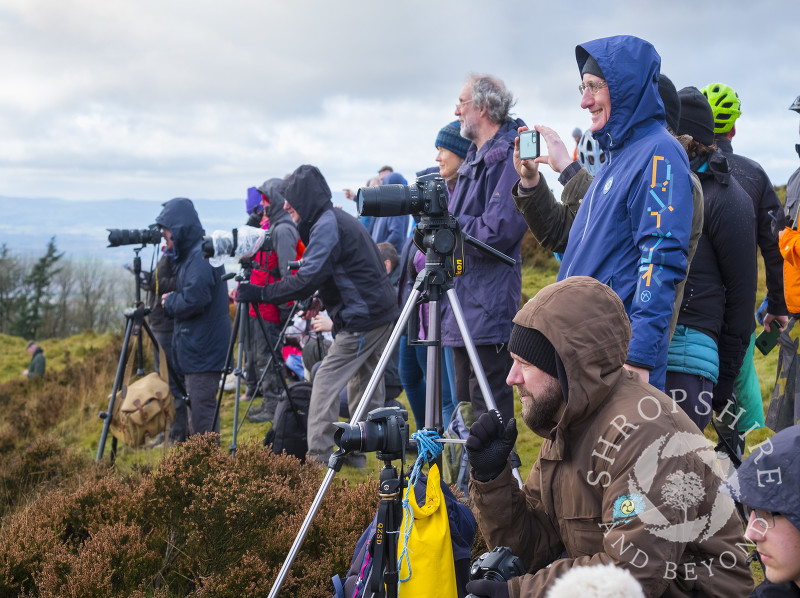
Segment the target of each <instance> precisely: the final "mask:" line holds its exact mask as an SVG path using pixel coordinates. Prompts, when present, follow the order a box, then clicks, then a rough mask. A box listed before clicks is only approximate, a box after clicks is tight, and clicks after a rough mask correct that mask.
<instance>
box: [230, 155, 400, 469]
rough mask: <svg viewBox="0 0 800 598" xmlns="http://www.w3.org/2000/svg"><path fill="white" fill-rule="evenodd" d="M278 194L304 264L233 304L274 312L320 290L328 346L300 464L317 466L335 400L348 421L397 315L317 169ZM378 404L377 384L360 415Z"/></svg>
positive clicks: (360, 461) (388, 288)
mask: <svg viewBox="0 0 800 598" xmlns="http://www.w3.org/2000/svg"><path fill="white" fill-rule="evenodd" d="M282 192H283V196H284V197H285V198H286V203H285V205H284V209H285V210H286V211H287V212H288V213H289V215H290V216H291V217H292V219H293V220H294V222H295V223H296V224H297V230H298V233H299V234H300V240H301V241H303V243H304V244H305V246H306V249H305V253H304V254H303V264H302V266H301V267H300V269H299V270H298V271H297V273H296V275H295V276H287V277H285V278H283V279H282V280H279V281H277V282H275V283H274V284H269V285H267V286H265V287H258V286H255V285H244V284H243V285H240V287H239V292H238V294H237V300H238V301H249V302H254V301H255V302H261V303H272V304H280V303H284V302H286V301H293V300H299V299H305V298H307V297H309V296H311V295H312V294H313V293H314V291H317V290H319V295H320V297H321V299H322V302H323V303H324V306H325V309H326V310H327V311H328V315H329V316H330V318H331V319H332V320H333V333H334V341H333V344H332V345H331V347H330V349H329V350H328V354H327V355H326V356H325V359H324V360H323V361H322V364H321V365H320V367H319V369H318V370H317V373H316V375H315V376H314V385H313V389H312V392H311V404H310V407H309V413H308V433H307V434H308V454H307V455H306V457H307V458H308V459H310V460H314V461H318V462H323V463H324V462H327V460H328V457H329V456H330V454H331V449H332V448H333V432H334V430H335V427H334V426H333V425H332V424H333V422H335V421H337V420H338V414H339V399H338V397H339V392H340V391H341V390H342V388H344V387H345V385H347V388H348V405H349V409H350V413H355V412H356V409H357V408H358V405H359V403H360V401H361V397H362V395H363V393H364V391H365V390H366V387H367V384H368V382H369V380H370V377H371V376H372V373H373V371H374V370H375V367H376V366H377V364H378V360H379V359H380V356H381V353H382V352H383V349H384V347H385V346H386V341H388V339H389V334H390V333H391V331H392V327H393V323H394V321H395V320H396V319H397V317H398V316H399V315H400V310H399V309H398V308H397V303H396V300H395V297H396V295H395V291H394V288H393V287H392V283H391V281H390V280H389V277H388V276H387V275H386V270H385V268H384V265H383V261H382V260H381V257H380V254H379V253H378V248H377V246H376V245H375V243H374V242H373V240H372V238H371V237H370V236H369V233H368V232H367V230H366V228H364V227H363V226H362V225H361V224H360V223H359V222H358V220H356V219H355V218H353V216H351V215H350V214H348V213H346V212H344V211H343V210H337V209H335V208H334V207H333V204H332V203H331V190H330V187H328V183H327V181H326V180H325V177H323V176H322V173H321V172H320V171H319V169H318V168H317V167H316V166H311V165H303V166H299V167H298V168H297V169H296V170H295V171H294V172H293V173H292V174H291V175H290V176H289V178H288V179H287V180H286V182H285V186H284V187H283V188H282ZM384 396H385V395H384V387H383V384H377V385H376V386H375V392H374V393H373V395H372V398H371V400H370V403H369V405H368V408H367V409H366V410H365V411H364V412H363V413H364V414H366V413H368V412H369V411H370V410H371V409H375V408H377V407H382V406H383V405H384ZM349 457H350V458H349V460H348V461H347V462H348V463H350V464H352V465H355V466H357V467H362V468H363V467H364V466H365V465H366V457H365V455H349Z"/></svg>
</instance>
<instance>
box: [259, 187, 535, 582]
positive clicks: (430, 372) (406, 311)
mask: <svg viewBox="0 0 800 598" xmlns="http://www.w3.org/2000/svg"><path fill="white" fill-rule="evenodd" d="M443 183H444V182H443V181H442V184H443ZM377 189H382V188H381V187H378V188H377ZM384 215H389V214H384ZM415 235H418V236H421V237H422V238H421V239H420V240H419V241H420V242H419V243H417V246H418V247H420V248H424V249H425V268H424V270H422V271H421V272H420V273H419V274H418V275H417V279H416V281H415V283H414V288H413V290H412V292H411V295H410V296H409V298H408V300H407V301H406V303H405V306H404V307H403V310H402V312H401V313H400V317H399V319H398V321H397V324H396V325H395V327H394V329H393V330H392V333H391V335H390V336H389V341H388V342H387V344H386V348H385V349H384V351H383V354H382V355H381V357H380V360H379V361H378V365H377V367H376V368H375V371H374V372H373V375H372V377H371V378H370V380H369V383H368V384H367V388H366V390H365V392H364V396H363V397H362V398H361V402H360V403H359V405H358V408H357V409H356V412H355V413H354V414H353V415H352V418H351V420H350V425H354V424H356V423H357V422H359V421H362V420H363V418H364V415H365V414H364V411H365V410H366V408H367V405H369V401H370V398H371V397H372V394H373V392H374V391H375V388H376V387H377V385H378V384H383V380H382V377H383V373H384V371H385V369H386V365H387V363H388V361H389V358H390V356H391V354H392V352H393V351H394V350H395V348H396V347H397V346H398V344H399V342H400V337H401V335H402V334H403V329H404V328H405V326H406V325H407V324H409V322H412V326H413V321H412V313H414V312H415V311H416V310H417V308H418V306H419V305H421V304H423V303H428V304H429V322H428V339H429V340H428V341H425V344H426V345H427V346H428V352H427V375H426V389H425V390H426V394H425V396H426V403H425V428H426V429H436V430H439V431H441V429H442V385H441V363H442V347H441V313H440V303H441V300H442V296H443V295H444V296H446V297H447V299H448V301H449V302H450V307H451V309H452V310H453V314H454V316H455V319H456V322H457V324H458V328H459V331H460V332H461V336H462V338H463V340H464V343H465V347H466V349H467V354H468V355H469V359H470V363H471V365H472V368H473V370H474V372H475V376H476V378H477V381H478V385H479V387H480V389H481V393H482V394H483V398H484V401H485V402H486V406H487V407H488V408H489V409H496V408H497V405H496V403H495V401H494V397H493V396H492V393H491V390H490V388H489V382H488V380H487V378H486V374H485V373H484V370H483V367H482V365H481V362H480V359H479V358H478V352H477V349H476V348H475V343H474V342H473V340H472V336H471V335H470V332H469V328H468V326H467V322H466V319H465V317H464V312H463V311H462V309H461V303H460V302H459V299H458V294H457V293H456V291H455V289H454V288H453V282H452V276H453V270H454V259H453V254H454V252H455V250H456V246H457V245H458V244H459V241H460V242H461V246H462V248H463V242H467V243H469V244H470V245H472V246H474V247H476V248H478V249H480V250H481V251H484V252H486V253H488V254H490V255H492V256H494V257H496V258H497V259H499V260H501V261H503V262H504V263H506V264H509V265H513V264H515V263H516V262H515V260H513V259H512V258H510V257H508V256H506V255H505V254H503V253H501V252H499V251H497V250H495V249H493V248H492V247H489V246H488V245H486V244H484V243H482V242H480V241H478V240H477V239H474V238H473V237H470V236H469V235H466V234H464V233H461V232H460V229H459V225H458V222H457V221H456V219H455V217H453V216H452V214H450V213H449V212H447V211H446V210H445V211H444V213H443V214H441V215H436V216H432V215H427V214H425V215H423V216H422V218H421V219H420V222H419V224H418V225H417V232H416V233H415ZM457 266H460V264H458V265H457ZM459 273H460V272H459ZM417 333H418V327H417V328H416V329H414V328H410V329H409V338H416V337H417ZM344 457H345V454H344V451H342V450H339V451H337V452H335V453H334V454H333V455H331V457H330V459H329V460H328V471H327V472H326V474H325V477H324V479H323V480H322V484H321V485H320V488H319V490H318V491H317V494H316V496H315V497H314V500H313V502H312V504H311V507H310V508H309V511H308V514H307V515H306V518H305V520H304V521H303V523H302V525H301V526H300V530H299V531H298V533H297V536H296V538H295V540H294V543H293V544H292V547H291V549H290V550H289V554H288V555H287V556H286V560H285V561H284V562H283V565H282V566H281V569H280V571H279V572H278V576H277V578H276V580H275V583H274V584H273V586H272V588H271V589H270V593H269V598H275V597H276V596H277V595H278V592H279V591H280V588H281V585H282V584H283V582H284V579H285V578H286V575H287V574H288V572H289V569H290V568H291V566H292V563H293V562H294V559H295V557H296V556H297V553H298V552H299V550H300V547H301V546H302V543H303V540H304V539H305V537H306V535H307V534H308V531H309V529H310V527H311V522H312V521H313V519H314V517H315V516H316V513H317V511H318V510H319V508H320V506H321V505H322V500H323V499H324V497H325V494H326V493H327V491H328V488H329V487H330V485H331V483H332V482H333V477H334V475H335V474H336V472H337V471H339V470H340V469H341V467H342V464H343V461H344ZM513 474H514V477H515V478H516V479H517V483H518V484H519V485H520V487H521V486H522V478H521V476H520V474H519V470H518V468H517V467H516V466H514V468H513ZM395 546H396V545H395ZM393 554H396V550H395V553H393Z"/></svg>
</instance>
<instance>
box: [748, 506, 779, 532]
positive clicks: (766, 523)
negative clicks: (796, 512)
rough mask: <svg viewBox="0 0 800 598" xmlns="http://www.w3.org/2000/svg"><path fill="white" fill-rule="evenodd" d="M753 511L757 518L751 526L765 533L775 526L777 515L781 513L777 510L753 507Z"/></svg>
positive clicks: (754, 529)
mask: <svg viewBox="0 0 800 598" xmlns="http://www.w3.org/2000/svg"><path fill="white" fill-rule="evenodd" d="M752 512H753V514H755V516H756V518H755V519H754V520H753V522H752V523H751V524H750V527H752V528H753V531H756V532H758V533H760V534H764V533H766V531H767V530H768V529H772V528H773V527H775V515H780V513H776V512H775V511H762V510H761V509H753V511H752Z"/></svg>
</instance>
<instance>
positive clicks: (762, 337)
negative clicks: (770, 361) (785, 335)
mask: <svg viewBox="0 0 800 598" xmlns="http://www.w3.org/2000/svg"><path fill="white" fill-rule="evenodd" d="M780 335H781V328H780V326H778V324H777V323H776V322H775V321H774V320H773V321H772V323H771V325H770V331H769V332H767V331H766V330H762V331H761V334H759V335H758V336H757V337H756V347H757V348H758V350H759V351H761V352H762V353H763V354H764V355H766V354H767V353H769V352H770V351H772V349H774V348H775V345H776V344H778V337H779V336H780Z"/></svg>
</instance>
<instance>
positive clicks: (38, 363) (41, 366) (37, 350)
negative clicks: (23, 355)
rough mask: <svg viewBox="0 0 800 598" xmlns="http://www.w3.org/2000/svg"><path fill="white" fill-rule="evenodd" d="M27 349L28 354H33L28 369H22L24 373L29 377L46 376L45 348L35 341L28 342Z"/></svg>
mask: <svg viewBox="0 0 800 598" xmlns="http://www.w3.org/2000/svg"><path fill="white" fill-rule="evenodd" d="M27 350H28V355H30V356H31V362H30V364H29V365H28V368H27V369H24V370H22V375H23V376H26V377H28V378H44V370H45V362H46V360H45V358H44V350H43V349H42V348H41V347H40V346H39V345H37V344H36V343H35V342H34V341H29V342H28V347H27Z"/></svg>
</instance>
